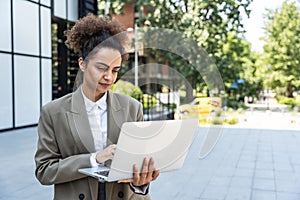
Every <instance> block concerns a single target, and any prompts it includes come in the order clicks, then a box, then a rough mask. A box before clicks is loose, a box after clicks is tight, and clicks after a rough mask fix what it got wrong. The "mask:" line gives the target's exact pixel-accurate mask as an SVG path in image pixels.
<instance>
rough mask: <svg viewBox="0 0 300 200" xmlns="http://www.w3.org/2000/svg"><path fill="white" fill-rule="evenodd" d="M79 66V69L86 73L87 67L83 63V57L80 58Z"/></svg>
mask: <svg viewBox="0 0 300 200" xmlns="http://www.w3.org/2000/svg"><path fill="white" fill-rule="evenodd" d="M78 65H79V68H80V69H81V71H83V72H84V70H85V68H86V67H85V64H84V61H83V58H82V57H80V58H78Z"/></svg>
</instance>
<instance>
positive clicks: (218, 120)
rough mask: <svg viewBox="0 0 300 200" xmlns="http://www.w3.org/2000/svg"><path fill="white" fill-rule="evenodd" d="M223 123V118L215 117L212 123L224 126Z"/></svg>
mask: <svg viewBox="0 0 300 200" xmlns="http://www.w3.org/2000/svg"><path fill="white" fill-rule="evenodd" d="M223 122H224V120H223V117H214V118H213V119H212V120H211V123H212V124H215V125H221V124H223Z"/></svg>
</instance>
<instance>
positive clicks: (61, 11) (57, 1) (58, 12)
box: [54, 0, 67, 19]
mask: <svg viewBox="0 0 300 200" xmlns="http://www.w3.org/2000/svg"><path fill="white" fill-rule="evenodd" d="M66 1H67V0H54V15H55V16H56V17H60V18H62V19H66V17H67V15H66V10H67V5H66Z"/></svg>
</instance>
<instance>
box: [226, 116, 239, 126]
mask: <svg viewBox="0 0 300 200" xmlns="http://www.w3.org/2000/svg"><path fill="white" fill-rule="evenodd" d="M225 123H227V124H231V125H233V124H237V123H239V119H238V118H237V117H231V118H226V119H225Z"/></svg>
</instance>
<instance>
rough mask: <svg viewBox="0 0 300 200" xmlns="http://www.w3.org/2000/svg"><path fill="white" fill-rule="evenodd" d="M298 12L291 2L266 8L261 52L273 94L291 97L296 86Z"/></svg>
mask: <svg viewBox="0 0 300 200" xmlns="http://www.w3.org/2000/svg"><path fill="white" fill-rule="evenodd" d="M299 24H300V11H299V8H298V7H297V5H296V2H295V1H285V2H284V3H283V4H282V6H281V7H280V8H277V9H275V10H274V11H273V10H269V11H268V13H267V19H266V24H265V27H264V29H265V36H264V40H265V42H266V45H265V46H264V52H265V54H266V59H267V63H269V66H270V72H271V74H270V79H271V80H270V83H269V84H270V86H271V87H272V88H273V89H275V90H276V91H277V93H279V94H282V95H286V96H288V97H292V96H293V91H295V90H296V89H297V90H299V87H300V80H299V74H300V67H299V63H300V38H299V35H300V26H299Z"/></svg>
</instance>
